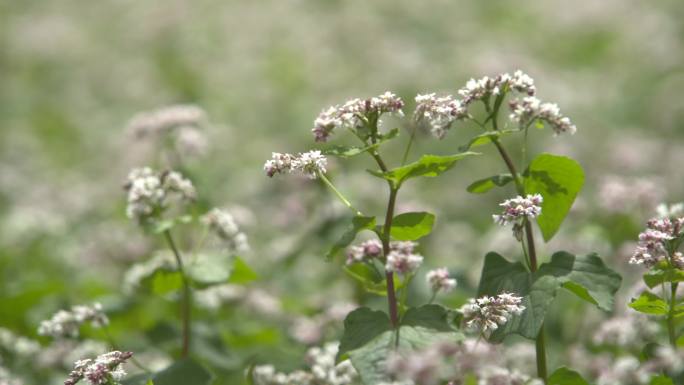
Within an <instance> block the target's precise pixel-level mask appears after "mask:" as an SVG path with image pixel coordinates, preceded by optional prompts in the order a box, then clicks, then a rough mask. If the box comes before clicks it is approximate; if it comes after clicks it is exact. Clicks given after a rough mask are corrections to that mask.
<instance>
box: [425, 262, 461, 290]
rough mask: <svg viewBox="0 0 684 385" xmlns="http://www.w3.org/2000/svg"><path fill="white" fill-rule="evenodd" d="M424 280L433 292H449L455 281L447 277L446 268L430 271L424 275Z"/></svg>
mask: <svg viewBox="0 0 684 385" xmlns="http://www.w3.org/2000/svg"><path fill="white" fill-rule="evenodd" d="M425 280H426V281H427V282H428V284H429V285H430V288H431V289H432V291H433V292H435V293H437V292H440V291H442V292H445V293H447V292H450V291H451V290H453V289H454V288H455V287H456V279H454V278H451V277H450V276H449V270H448V269H447V268H446V267H440V268H439V269H435V270H430V271H429V272H428V273H427V274H426V275H425Z"/></svg>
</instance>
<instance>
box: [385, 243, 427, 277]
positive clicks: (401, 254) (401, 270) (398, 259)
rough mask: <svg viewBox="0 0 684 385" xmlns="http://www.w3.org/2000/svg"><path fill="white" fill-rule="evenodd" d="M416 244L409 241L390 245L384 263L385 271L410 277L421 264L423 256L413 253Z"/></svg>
mask: <svg viewBox="0 0 684 385" xmlns="http://www.w3.org/2000/svg"><path fill="white" fill-rule="evenodd" d="M416 246H418V243H416V242H411V241H404V242H392V243H390V252H389V254H388V255H387V261H386V262H385V270H386V271H391V272H395V273H397V274H401V275H410V274H413V273H415V271H416V270H418V268H419V267H420V265H421V264H422V263H423V256H421V255H419V254H416V253H415V247H416Z"/></svg>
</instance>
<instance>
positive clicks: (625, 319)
mask: <svg viewBox="0 0 684 385" xmlns="http://www.w3.org/2000/svg"><path fill="white" fill-rule="evenodd" d="M659 330H660V328H659V327H658V324H657V323H655V322H653V320H651V319H650V318H648V317H647V316H646V315H644V314H642V313H636V312H630V313H628V314H626V315H623V316H617V317H613V318H610V319H608V320H606V321H604V322H602V323H601V324H600V325H599V327H598V329H597V330H596V331H595V332H594V335H593V336H592V342H593V343H594V344H595V345H598V346H612V347H619V348H640V347H642V346H643V345H645V344H646V343H648V342H649V341H652V339H653V338H654V337H656V336H657V334H658V331H659Z"/></svg>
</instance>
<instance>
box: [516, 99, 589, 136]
mask: <svg viewBox="0 0 684 385" xmlns="http://www.w3.org/2000/svg"><path fill="white" fill-rule="evenodd" d="M509 107H510V109H511V115H510V119H511V120H512V121H514V122H516V123H518V125H519V126H520V127H527V126H528V125H529V124H530V123H532V122H533V121H542V122H545V123H548V124H549V125H550V126H551V128H552V129H553V132H554V134H555V135H560V134H563V133H569V134H574V133H575V132H577V127H575V125H574V124H572V122H571V121H570V118H568V117H567V116H563V115H562V114H561V113H560V108H558V105H557V104H556V103H543V102H542V101H541V100H539V99H537V98H536V97H534V96H527V97H525V98H523V99H514V100H511V102H510V103H509Z"/></svg>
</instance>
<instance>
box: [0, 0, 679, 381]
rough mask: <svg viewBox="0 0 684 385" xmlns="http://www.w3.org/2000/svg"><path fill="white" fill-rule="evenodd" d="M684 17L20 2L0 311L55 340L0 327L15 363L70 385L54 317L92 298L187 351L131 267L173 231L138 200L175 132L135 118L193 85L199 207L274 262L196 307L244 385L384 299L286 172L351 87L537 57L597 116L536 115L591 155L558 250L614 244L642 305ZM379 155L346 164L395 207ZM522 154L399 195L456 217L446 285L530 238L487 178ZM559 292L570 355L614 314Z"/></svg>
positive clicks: (459, 140)
mask: <svg viewBox="0 0 684 385" xmlns="http://www.w3.org/2000/svg"><path fill="white" fill-rule="evenodd" d="M682 20H684V3H682V2H681V0H662V1H658V2H646V1H636V0H627V1H617V0H604V1H591V0H581V1H573V2H563V1H544V2H541V1H539V2H535V1H516V2H511V1H470V2H466V1H403V0H402V1H389V0H388V1H385V0H382V1H324V0H319V1H314V0H310V1H303V0H299V1H297V0H292V1H290V0H284V1H283V0H264V1H223V2H221V1H206V0H200V1H194V2H183V1H145V2H142V1H97V2H86V1H67V0H62V1H8V0H6V1H0V328H4V329H5V330H8V331H11V333H13V334H15V335H21V336H25V337H27V338H31V339H36V340H37V341H39V343H41V344H42V345H43V347H42V348H41V349H40V350H41V351H42V352H43V354H42V355H41V354H38V355H29V356H28V357H23V356H22V355H21V352H16V351H14V350H13V349H12V347H11V346H10V347H7V346H3V345H2V341H1V340H2V339H0V353H2V356H1V357H2V359H0V366H2V367H5V368H6V369H7V371H8V372H9V373H12V375H13V376H14V377H16V378H20V379H23V380H24V381H25V383H27V384H31V383H43V384H52V383H55V384H57V383H60V382H61V381H63V379H64V377H65V375H66V373H67V372H68V369H69V365H70V364H64V363H62V362H61V361H59V359H55V358H54V357H50V356H49V354H48V353H50V354H53V355H55V354H56V355H57V356H60V357H63V356H64V354H63V351H59V352H62V353H59V352H58V353H54V351H49V349H50V348H52V349H53V350H57V349H56V348H55V347H54V346H52V347H51V343H50V341H49V340H47V339H45V338H43V337H38V336H37V335H36V328H37V326H38V324H39V323H40V321H41V320H42V319H45V318H48V317H49V316H50V315H51V314H52V313H53V312H54V311H56V310H58V309H60V308H64V307H68V306H71V305H74V304H79V303H89V302H93V301H100V302H102V303H103V305H104V306H105V309H106V310H107V311H108V314H109V315H110V318H111V320H112V328H111V329H112V332H113V334H114V335H115V337H116V338H117V339H118V340H119V341H121V343H122V345H124V346H126V347H127V348H128V349H131V350H134V351H142V352H144V353H142V354H141V355H145V354H147V355H148V356H150V357H152V358H150V360H151V361H153V359H156V360H158V361H159V362H160V363H159V365H162V366H163V363H164V362H168V359H169V357H170V356H169V355H168V352H169V351H173V349H175V348H177V346H176V344H177V335H178V329H177V328H178V326H177V322H175V321H174V320H175V317H176V308H175V305H174V303H173V302H172V301H169V300H167V299H164V298H160V297H159V296H154V295H140V296H130V295H126V294H125V293H124V292H123V291H122V277H123V273H124V271H126V270H127V269H128V268H129V267H130V266H131V265H132V264H134V263H136V262H141V261H144V260H147V259H149V258H150V256H151V255H153V253H154V252H155V250H157V249H158V248H159V247H160V245H161V243H159V242H155V240H154V239H151V238H149V237H145V236H144V235H143V234H142V233H141V232H140V230H139V229H138V228H137V227H136V226H135V225H134V224H133V223H131V222H130V221H129V220H128V219H127V218H126V216H125V194H124V191H123V189H122V184H123V181H124V180H125V177H126V174H127V172H128V170H129V169H130V168H132V167H136V166H144V165H155V166H163V165H164V164H163V163H164V160H163V159H162V158H161V157H160V156H159V153H160V152H159V150H158V147H159V145H160V144H159V143H153V142H151V141H149V140H143V139H140V138H136V137H135V136H134V135H131V132H130V130H127V129H126V127H127V125H128V122H129V121H130V119H131V118H132V117H133V116H134V115H136V114H137V113H139V112H142V111H149V110H154V109H157V108H159V107H163V106H168V105H173V104H194V105H197V106H200V107H201V108H203V109H204V110H205V111H206V113H207V116H208V120H209V123H208V124H207V125H206V126H205V127H203V131H202V135H204V136H205V137H206V143H205V144H206V147H205V146H200V148H196V150H197V151H195V152H194V153H193V154H190V155H191V156H190V155H189V156H187V157H186V156H185V155H183V154H181V155H182V159H181V163H182V168H183V170H184V171H185V172H186V173H187V174H188V175H189V176H190V178H191V179H192V180H193V182H194V183H195V185H196V186H197V188H198V191H199V195H200V202H199V206H200V207H203V208H209V207H211V206H221V207H225V208H227V209H229V210H230V211H231V212H232V213H233V215H234V216H235V217H236V219H237V221H238V223H239V224H240V226H241V228H242V229H243V231H245V232H246V234H247V236H248V238H249V243H250V245H251V250H250V251H249V252H247V253H246V254H245V255H244V256H243V258H244V260H245V261H246V262H247V264H248V265H249V266H251V268H252V269H253V270H254V272H255V273H256V275H257V276H258V278H257V279H256V280H254V281H252V282H250V283H249V284H246V286H245V287H244V290H245V292H244V293H242V294H241V295H240V296H239V298H237V299H235V300H233V301H232V302H230V303H227V304H225V305H223V306H221V307H220V308H218V309H201V308H198V309H196V313H197V314H196V315H197V317H196V318H197V319H199V320H201V321H200V322H198V323H197V324H196V325H195V327H196V331H195V334H197V335H198V336H200V337H199V338H197V341H196V344H197V347H196V351H197V354H198V355H199V356H200V357H201V359H202V360H203V362H205V363H206V364H207V365H208V366H210V367H212V368H213V370H214V371H215V372H216V373H217V374H218V375H219V377H220V380H219V382H217V383H226V384H230V383H237V382H235V381H237V380H236V379H237V378H240V377H241V373H242V370H243V369H244V368H245V367H246V366H247V365H248V364H249V363H252V362H258V363H261V362H272V363H275V364H276V365H277V366H278V367H280V368H283V369H292V368H296V367H298V366H300V365H301V363H302V356H303V354H304V351H305V348H306V346H307V345H316V344H320V343H321V342H323V341H333V340H336V339H338V338H339V333H340V330H341V325H342V323H341V319H342V318H343V315H344V312H343V310H345V309H346V310H349V309H350V308H353V307H354V306H355V305H356V304H370V305H371V306H378V307H381V306H383V304H384V302H383V301H384V300H383V299H382V298H373V297H371V296H369V295H367V294H364V293H363V292H362V290H361V289H360V288H359V287H357V285H356V284H355V283H354V281H353V280H352V279H351V278H349V277H348V276H346V275H345V274H344V273H343V272H342V271H341V269H340V266H341V264H342V258H340V259H339V260H336V261H333V262H326V261H325V258H324V257H323V256H324V254H325V252H326V251H327V246H329V245H330V244H331V243H332V242H334V240H335V239H336V238H337V237H338V236H339V235H340V233H341V232H343V229H344V226H345V223H344V222H343V218H344V216H343V214H346V213H345V212H344V208H343V207H341V206H340V205H338V203H337V202H336V201H335V198H334V196H332V195H331V194H329V193H328V192H327V191H326V190H325V189H324V187H323V186H322V185H319V184H318V183H316V182H310V181H303V180H293V179H290V178H282V179H279V180H270V179H269V178H267V177H266V176H265V175H264V173H263V170H262V166H263V162H264V161H265V160H266V159H267V158H269V157H270V153H271V152H272V151H279V152H297V151H305V150H308V149H310V148H314V147H317V146H318V145H317V144H315V143H314V142H313V137H312V135H311V132H310V129H311V127H312V124H313V119H314V118H315V117H316V116H317V114H318V113H319V112H320V111H321V110H322V109H323V108H325V107H327V106H329V105H332V104H337V103H341V102H343V101H344V100H346V99H349V98H352V97H361V98H364V97H370V96H373V95H377V94H380V93H383V92H384V91H387V90H390V91H393V92H395V93H397V94H398V95H399V96H401V97H402V98H404V100H405V101H407V108H405V111H407V113H410V112H411V111H412V107H413V97H414V96H415V95H416V94H417V93H425V92H444V93H455V92H456V90H458V88H460V87H461V86H462V85H463V84H464V83H465V81H467V80H468V79H469V78H470V77H476V78H477V77H481V76H484V75H494V74H497V73H499V72H504V71H506V72H512V71H514V70H516V69H522V70H523V71H525V72H527V73H528V74H530V75H531V76H532V77H533V78H534V79H535V81H536V85H537V88H538V90H539V93H538V95H539V96H540V98H542V99H544V100H548V101H553V102H557V103H558V104H559V105H560V106H561V109H562V111H563V113H564V114H566V115H567V116H569V117H570V118H571V119H572V120H573V122H574V123H575V124H576V125H577V127H578V132H577V134H576V135H574V136H562V137H557V138H556V137H553V136H552V135H551V134H550V132H549V130H545V131H542V132H539V133H535V135H534V138H533V141H532V143H533V151H535V152H536V151H549V152H554V153H560V154H567V155H570V156H572V157H574V158H576V159H577V160H578V161H579V162H580V163H581V164H582V165H583V166H584V168H585V172H586V174H587V183H586V184H585V188H584V190H583V191H582V193H581V194H580V197H579V200H578V202H577V203H576V205H575V207H574V208H573V211H572V213H571V214H570V216H569V217H568V220H567V221H566V223H565V224H564V227H563V229H562V230H561V234H560V235H559V236H558V237H556V238H555V239H554V240H553V241H552V242H551V243H550V244H548V245H545V246H544V247H543V248H542V250H543V251H545V252H546V253H547V254H546V255H548V253H550V252H551V251H554V250H558V249H568V250H570V251H572V252H575V253H586V252H590V251H596V252H599V253H600V254H601V255H602V256H603V257H604V258H605V259H606V260H607V262H608V264H609V265H610V267H612V268H614V269H616V270H618V271H620V272H622V273H623V275H624V276H625V281H624V283H623V288H622V289H621V291H620V292H619V294H620V296H621V298H622V299H621V300H618V301H617V310H616V312H617V313H620V312H625V311H626V310H625V307H624V303H625V301H626V300H627V299H628V298H629V297H630V296H631V295H633V293H634V288H633V285H634V284H635V283H636V282H637V277H638V275H639V273H640V272H641V271H640V269H637V268H634V267H630V266H628V265H627V258H628V256H629V254H630V253H631V248H632V247H633V242H634V241H635V240H636V236H637V234H638V232H639V231H640V229H641V227H642V225H643V222H644V220H645V219H646V218H647V217H648V216H650V215H651V214H652V212H653V210H654V208H655V206H656V205H657V204H658V203H660V202H678V201H683V200H684V183H682V179H681V177H680V175H681V168H682V164H684V125H683V124H682V121H683V120H684V98H682V89H684V64H683V63H684V22H683V21H682ZM396 122H397V121H393V120H391V119H388V120H387V121H386V122H385V124H386V126H387V127H391V125H392V124H393V123H396ZM400 128H401V130H402V133H401V136H402V138H401V139H400V140H399V142H398V143H397V144H395V145H390V146H388V147H386V148H383V151H384V152H385V153H387V156H388V157H389V158H391V159H395V160H396V159H399V158H400V157H401V155H402V154H401V151H402V150H403V146H402V144H403V143H405V142H404V141H405V140H406V138H407V137H408V135H407V129H408V127H406V126H401V127H400ZM476 133H477V130H476V127H471V126H468V125H459V126H458V127H456V128H454V129H452V131H451V132H450V134H449V135H448V136H447V137H446V138H445V139H444V140H442V141H438V140H436V139H434V138H431V137H430V136H429V135H427V134H424V135H421V136H420V137H419V141H418V143H417V145H416V146H415V147H414V148H415V150H414V152H413V154H414V156H415V154H419V153H424V152H428V153H435V154H449V153H455V152H458V146H459V145H461V144H463V143H465V142H467V140H468V139H469V138H470V137H472V136H474V135H476ZM334 140H335V141H338V142H342V141H344V140H345V139H344V138H343V137H342V135H338V136H336V137H335V139H334ZM393 146H394V147H393ZM318 147H320V146H318ZM484 151H485V152H490V151H491V149H485V150H484ZM466 162H467V164H466ZM371 167H372V164H371V163H370V162H368V160H366V159H363V158H354V159H353V160H350V161H340V160H332V163H331V167H330V175H331V178H332V179H334V180H335V183H336V184H337V186H338V187H339V188H340V189H341V190H342V191H344V192H345V193H346V194H348V196H349V197H350V198H351V199H352V200H353V201H354V202H357V203H356V204H357V206H358V207H361V208H362V209H363V211H364V212H366V211H367V212H373V213H376V214H377V215H381V213H382V207H381V206H382V204H383V201H384V200H385V199H386V197H385V193H386V192H385V188H384V185H383V184H382V183H381V182H380V181H378V180H374V179H373V178H372V177H371V176H369V175H368V174H367V173H366V172H365V169H366V168H371ZM502 171H503V167H502V164H500V162H499V161H498V160H497V159H496V158H495V157H490V159H485V158H484V157H482V159H468V160H466V161H464V163H463V165H462V166H461V167H456V169H455V170H454V171H452V172H450V173H449V174H447V176H446V177H444V178H441V179H440V180H438V181H432V180H428V181H421V182H420V183H413V184H411V185H410V186H408V187H407V188H406V189H405V190H402V193H401V195H400V197H399V210H400V211H407V210H415V209H421V210H429V211H431V212H434V213H435V214H437V218H438V219H437V221H438V222H437V226H436V228H435V231H434V233H433V234H432V235H431V236H430V237H429V238H428V239H427V240H426V242H425V243H424V245H423V254H424V255H425V256H426V269H427V267H437V266H448V267H449V268H450V270H451V271H452V273H453V274H455V275H456V276H457V278H458V279H459V288H458V289H457V290H456V291H455V292H454V293H452V294H450V295H446V296H444V297H443V298H441V299H440V301H441V302H442V303H444V304H447V305H451V306H458V305H460V304H462V303H463V302H464V301H465V299H466V298H468V297H469V296H472V295H473V294H474V291H475V286H476V284H477V280H478V279H479V272H480V268H481V265H482V260H483V256H484V254H485V253H486V252H487V251H489V250H497V251H499V252H501V253H508V254H506V255H508V256H510V258H515V257H516V256H517V254H518V250H517V246H516V244H515V243H514V241H513V239H512V237H511V236H510V229H505V228H503V229H502V228H497V227H495V226H494V224H493V223H492V221H491V214H492V213H494V212H496V211H497V209H498V207H497V203H498V202H500V201H501V200H503V199H504V198H506V197H508V196H509V195H511V194H512V193H513V192H512V191H510V190H506V189H500V190H497V191H493V192H490V193H488V194H487V195H486V196H485V197H484V199H483V197H482V196H474V195H471V194H468V193H467V192H466V191H465V187H466V186H467V185H468V184H469V183H470V182H472V181H473V180H475V179H478V178H479V177H482V176H484V175H491V174H496V173H499V172H502ZM190 236H191V235H188V237H190ZM193 236H197V235H193ZM412 290H413V291H412V293H411V299H410V300H409V302H415V303H422V302H424V301H425V300H426V298H427V297H429V293H428V289H427V287H426V285H425V284H424V282H423V280H422V279H417V280H416V281H415V283H414V287H413V289H412ZM556 307H557V311H556V312H555V314H558V316H555V317H552V318H551V319H550V320H549V321H548V333H549V335H550V339H551V342H550V343H551V346H552V350H551V354H550V359H551V362H552V365H551V366H552V367H553V366H554V364H555V363H558V362H567V360H568V359H569V358H568V357H567V356H566V355H565V354H566V353H567V352H568V351H569V350H567V349H564V348H566V347H567V346H569V345H570V344H573V343H581V342H582V341H585V340H587V339H591V335H588V334H587V331H588V330H592V327H594V326H595V325H597V324H598V323H599V322H601V320H604V319H606V318H608V317H610V315H609V314H604V313H601V312H599V311H596V310H594V309H590V308H589V307H586V308H585V306H584V305H582V304H578V303H577V301H572V300H568V301H565V300H561V301H559V302H558V303H557V304H556ZM571 310H576V311H571ZM340 312H342V315H341V316H340V314H339V313H340ZM322 315H325V317H323V316H322ZM323 318H325V319H326V320H332V321H330V322H327V321H326V324H325V325H322V321H321V319H323ZM85 336H86V337H92V338H93V339H100V340H102V339H103V337H102V336H101V335H99V334H98V332H97V331H89V332H88V331H87V332H86V333H85ZM62 349H65V350H73V348H69V347H62ZM45 352H48V353H45ZM60 354H61V355H60ZM44 356H45V357H44ZM165 360H166V361H165ZM580 369H581V368H580ZM586 370H589V369H586ZM231 381H233V382H231Z"/></svg>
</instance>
